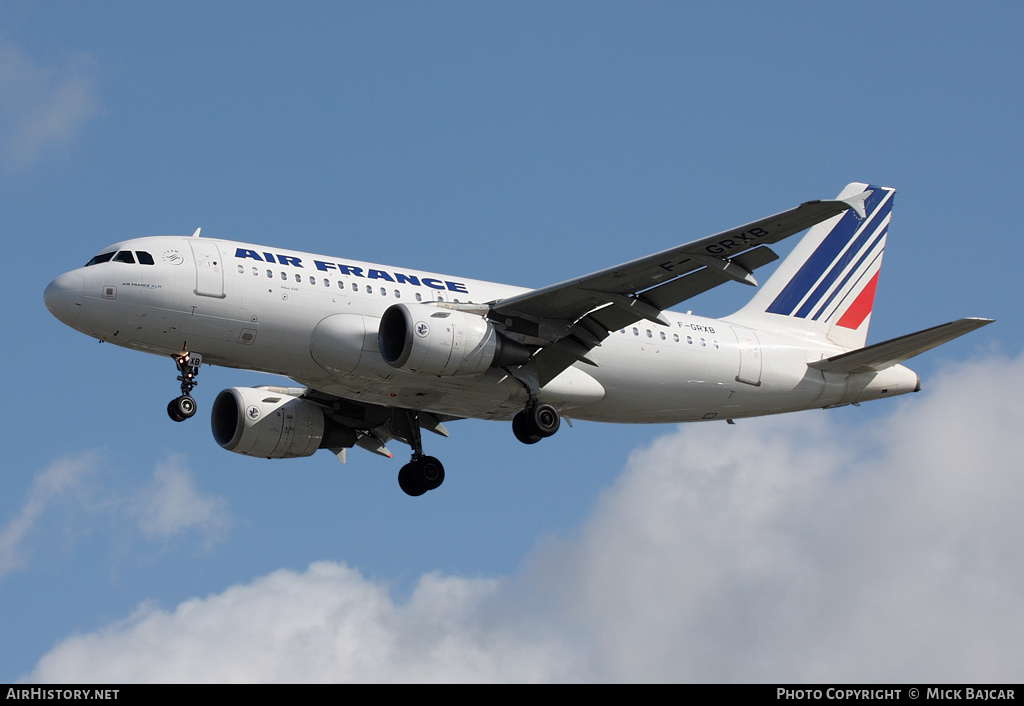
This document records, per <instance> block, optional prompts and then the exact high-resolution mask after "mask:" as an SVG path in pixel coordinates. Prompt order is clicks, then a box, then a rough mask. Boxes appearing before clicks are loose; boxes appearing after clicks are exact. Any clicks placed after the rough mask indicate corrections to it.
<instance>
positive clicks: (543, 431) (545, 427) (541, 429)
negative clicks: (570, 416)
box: [512, 404, 562, 444]
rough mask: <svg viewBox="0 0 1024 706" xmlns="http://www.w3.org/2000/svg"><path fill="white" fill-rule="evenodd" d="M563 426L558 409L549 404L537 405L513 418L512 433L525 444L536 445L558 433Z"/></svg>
mask: <svg viewBox="0 0 1024 706" xmlns="http://www.w3.org/2000/svg"><path fill="white" fill-rule="evenodd" d="M561 424H562V419H561V417H559V416H558V410H557V409H555V408H554V407H552V406H551V405H549V404H537V405H533V406H532V407H527V408H526V409H524V410H523V411H522V412H520V413H519V414H517V415H516V416H515V417H513V418H512V432H513V433H514V434H515V435H516V438H517V439H519V440H520V441H521V442H523V443H524V444H536V443H537V442H538V441H540V440H541V439H545V438H547V437H549V436H551V435H552V434H554V433H555V432H556V431H558V427H559V426H561Z"/></svg>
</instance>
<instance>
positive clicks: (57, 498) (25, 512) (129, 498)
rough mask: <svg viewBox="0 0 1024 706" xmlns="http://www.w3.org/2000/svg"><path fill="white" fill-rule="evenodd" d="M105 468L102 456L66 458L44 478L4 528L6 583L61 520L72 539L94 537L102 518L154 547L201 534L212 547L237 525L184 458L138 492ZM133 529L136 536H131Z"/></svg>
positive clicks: (0, 564)
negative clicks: (67, 525) (197, 480)
mask: <svg viewBox="0 0 1024 706" xmlns="http://www.w3.org/2000/svg"><path fill="white" fill-rule="evenodd" d="M99 462H100V456H99V454H97V453H95V452H86V453H82V454H79V455H77V456H68V457H65V458H62V459H58V460H57V461H55V462H53V463H52V464H51V465H50V466H49V467H47V468H46V469H44V470H42V471H40V472H39V473H37V474H36V476H35V478H34V479H33V481H32V487H31V489H30V490H29V492H28V495H27V497H26V499H25V503H24V504H23V505H22V506H21V509H20V510H19V511H18V513H17V514H16V516H15V517H13V518H12V519H11V520H10V521H8V522H7V524H6V525H5V526H4V527H3V528H2V529H0V578H2V577H3V576H5V575H7V574H9V573H11V572H13V571H17V570H20V569H23V568H25V566H26V564H27V560H28V556H29V555H30V554H31V552H32V548H30V547H33V546H34V549H35V550H39V549H40V545H45V541H44V540H41V539H40V538H39V535H40V533H41V532H42V531H43V530H44V529H45V526H47V525H53V524H55V523H56V519H55V518H60V520H61V521H63V522H67V523H70V524H71V526H73V527H74V531H72V532H70V533H69V535H70V536H71V537H75V536H77V535H84V534H88V530H89V529H92V528H94V527H95V526H97V524H100V523H97V522H96V520H97V518H98V517H101V516H102V517H106V518H110V519H113V520H114V525H113V526H114V530H113V531H114V532H115V533H117V534H118V535H119V536H133V535H134V534H136V532H135V531H134V528H136V527H137V528H138V529H139V530H141V531H142V535H143V536H144V537H145V538H146V539H148V540H150V541H153V542H162V541H166V540H168V539H171V538H174V537H177V536H180V535H185V534H189V533H198V534H199V535H200V536H201V537H202V539H203V542H204V544H205V545H206V546H207V547H208V546H210V545H211V544H212V543H214V542H215V541H217V540H218V539H220V538H221V537H222V536H223V535H224V533H225V532H226V531H227V530H228V529H229V528H230V526H231V525H232V518H231V516H230V514H229V512H228V510H227V503H226V501H225V500H224V499H223V498H220V497H216V496H209V495H205V494H203V493H202V492H201V491H200V490H199V489H198V488H197V487H196V483H195V480H194V479H193V477H192V474H191V473H190V472H189V471H188V469H187V468H185V467H184V465H183V464H184V459H183V458H182V457H180V456H172V457H170V458H169V459H168V460H167V461H165V462H163V463H160V464H158V465H157V467H156V469H155V470H154V471H153V476H152V481H151V482H149V483H147V484H146V485H144V486H142V487H141V488H139V489H137V490H135V491H125V490H123V489H122V488H121V487H119V486H120V485H121V484H120V482H119V479H118V478H117V477H116V474H113V473H112V472H111V471H110V470H109V469H103V471H102V472H100V471H99V470H98V468H97V467H98V466H99ZM47 513H48V514H47ZM44 516H46V517H47V518H48V519H47V520H46V522H43V518H44ZM126 523H130V524H131V525H132V530H129V531H125V529H124V525H125V524H126ZM33 536H35V539H33ZM71 541H74V540H73V539H72V540H71Z"/></svg>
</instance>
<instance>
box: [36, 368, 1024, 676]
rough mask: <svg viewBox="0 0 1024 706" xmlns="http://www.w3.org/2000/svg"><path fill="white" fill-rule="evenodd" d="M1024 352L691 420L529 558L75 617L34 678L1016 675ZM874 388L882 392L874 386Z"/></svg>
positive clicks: (328, 580)
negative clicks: (858, 409) (741, 417)
mask: <svg viewBox="0 0 1024 706" xmlns="http://www.w3.org/2000/svg"><path fill="white" fill-rule="evenodd" d="M1021 399H1024V357H1021V358H1018V359H1016V360H1009V359H1004V358H989V359H986V360H983V361H978V362H974V363H970V364H964V365H958V366H955V367H951V368H949V370H948V371H947V372H946V373H945V374H943V375H941V376H939V377H938V379H936V380H933V381H932V382H931V385H930V391H926V392H925V393H922V394H919V395H915V396H912V397H911V398H910V399H909V400H904V401H901V402H893V403H889V404H890V405H891V407H890V409H889V410H888V411H887V412H886V414H887V415H888V416H887V417H885V418H882V419H880V420H876V421H865V422H861V423H856V424H853V423H851V422H850V420H851V418H852V417H853V416H855V415H843V416H842V418H841V420H840V419H837V415H836V414H835V413H828V412H814V413H805V414H800V415H791V416H786V417H779V418H773V419H764V420H757V421H746V422H740V423H739V424H737V425H736V426H727V425H724V424H714V425H691V426H686V427H681V428H680V429H679V430H678V431H676V432H674V433H671V434H668V435H666V436H665V437H663V438H661V439H660V440H658V441H657V442H656V443H654V444H653V445H652V446H651V447H650V448H647V449H644V450H641V451H638V452H637V453H635V454H634V456H633V457H632V459H631V461H630V463H629V467H628V468H627V470H626V472H625V473H624V474H623V475H622V476H621V477H620V478H619V480H618V481H617V482H616V484H615V485H614V486H613V487H612V488H609V489H608V490H607V491H606V492H605V493H604V494H603V496H602V498H601V500H600V502H599V503H598V505H597V507H596V508H595V509H594V512H593V514H592V516H591V518H590V519H589V521H588V522H587V523H586V524H585V525H584V526H583V527H581V528H580V529H579V530H578V531H577V532H576V533H575V534H574V535H573V536H571V537H566V538H560V539H551V540H548V541H546V542H543V543H542V544H541V545H540V546H539V547H538V548H537V549H535V550H534V552H532V554H531V556H530V557H528V559H527V561H526V564H525V566H526V568H525V569H524V570H523V572H522V573H521V574H520V575H517V576H513V577H504V578H497V579H466V578H458V577H448V576H442V575H437V574H431V575H427V576H424V577H422V578H421V579H420V581H419V583H418V585H417V587H416V589H415V591H414V592H413V594H412V596H411V598H410V599H409V600H408V601H397V600H395V598H394V597H393V596H392V595H391V593H390V592H389V590H388V587H387V586H386V585H382V584H379V583H375V582H372V581H369V580H367V579H366V578H364V577H363V576H361V575H360V574H359V573H358V572H357V571H356V570H354V569H352V568H349V567H346V566H344V565H340V564H335V563H329V562H324V563H317V564H314V565H312V566H311V567H310V568H309V570H308V571H306V572H304V573H301V574H299V573H293V572H288V571H278V572H275V573H273V574H270V575H268V576H265V577H263V578H260V579H258V580H256V581H254V582H252V583H250V584H245V585H238V586H233V587H231V588H228V589H227V590H225V591H223V592H222V593H219V594H216V595H211V596H208V597H206V598H196V599H192V600H190V601H186V602H184V603H182V604H180V605H179V606H178V607H177V608H175V609H174V610H172V611H165V610H159V609H156V608H153V607H151V606H147V607H144V608H143V609H140V611H139V613H138V614H137V615H135V616H133V617H132V618H130V619H128V620H126V621H124V622H123V623H119V624H115V625H111V626H109V627H108V628H106V629H104V630H101V631H98V632H95V633H90V634H83V635H76V636H72V637H69V638H68V639H66V640H65V641H63V642H62V643H60V644H59V645H57V646H56V647H55V648H54V649H53V650H52V651H51V652H50V653H49V654H47V655H46V656H44V657H43V659H42V660H40V662H39V663H38V665H37V666H36V668H35V670H34V671H33V672H32V674H31V675H29V678H30V679H31V680H34V681H65V682H79V681H100V682H112V681H117V682H120V681H203V680H209V681H223V680H229V681H405V680H409V681H431V680H438V681H463V680H474V679H476V680H486V681H504V680H510V681H511V680H514V681H570V680H602V681H603V680H609V681H618V680H630V681H637V680H664V681H689V680H694V681H776V682H779V681H782V682H788V681H842V682H847V681H871V682H890V681H892V682H906V681H923V682H943V683H947V682H957V681H960V682H963V681H970V682H985V681H1016V680H1017V679H1019V674H1020V666H1019V665H1020V664H1021V663H1022V662H1024V625H1022V624H1021V621H1020V620H1019V619H1018V618H1017V615H1018V613H1019V610H1020V606H1021V604H1022V599H1024V553H1022V552H1021V551H1020V537H1021V536H1022V534H1024V533H1022V530H1024V519H1022V516H1021V513H1020V511H1019V508H1020V507H1021V506H1022V504H1024V473H1021V464H1020V461H1019V459H1018V456H1019V451H1018V449H1019V447H1020V444H1019V441H1018V437H1017V436H1016V435H1017V434H1018V433H1019V429H1020V428H1021V427H1022V426H1024V410H1022V409H1021V405H1020V400H1021ZM877 404H881V403H877Z"/></svg>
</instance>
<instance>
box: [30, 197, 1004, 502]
mask: <svg viewBox="0 0 1024 706" xmlns="http://www.w3.org/2000/svg"><path fill="white" fill-rule="evenodd" d="M893 194H894V190H893V189H891V188H886V187H878V186H869V185H867V184H860V183H854V184H850V185H849V186H847V187H846V188H845V189H844V190H843V191H842V193H840V194H839V197H838V198H837V199H835V200H822V201H811V202H808V203H805V204H802V205H801V206H798V207H796V208H794V209H790V210H788V211H784V212H782V213H778V214H776V215H774V216H769V217H768V218H764V219H762V220H759V221H756V222H754V223H749V224H747V225H744V226H740V227H739V228H734V229H732V230H728V231H725V232H722V233H719V234H717V235H712V236H709V237H706V238H703V239H701V240H695V241H693V242H691V243H687V244H685V245H681V246H679V247H675V248H671V249H669V250H665V251H663V252H659V253H655V254H654V255H650V256H648V257H643V258H640V259H638V260H633V261H632V262H627V263H625V264H622V265H617V266H615V267H610V268H608V269H605V270H601V271H600V272H595V273H593V274H590V275H587V276H585V277H579V278H577V279H571V280H567V281H565V282H562V283H561V284H555V285H552V286H549V287H544V288H542V289H523V288H520V287H512V286H507V285H501V284H494V283H491V282H481V281H477V280H472V279H467V278H464V277H456V276H450V275H441V274H435V273H431V272H421V271H419V270H411V269H406V268H401V267H392V266H387V265H377V264H371V263H367V262H356V261H353V260H346V259H339V258H337V257H329V256H324V255H312V254H309V253H304V252H297V251H294V250H290V249H284V248H277V247H266V246H262V245H253V244H249V243H239V242H233V241H228V240H219V239H212V238H202V237H200V232H199V231H198V230H197V231H196V232H195V234H194V235H193V236H192V237H182V236H158V237H144V238H136V239H133V240H126V241H124V242H121V243H117V244H115V245H111V246H110V247H108V248H104V249H103V250H102V251H101V252H100V254H98V255H96V256H95V257H94V258H92V259H91V260H89V262H88V263H86V265H85V266H84V267H82V268H79V269H76V270H72V271H71V272H67V273H65V274H63V275H61V276H59V277H58V278H57V279H55V280H54V281H53V282H52V283H51V284H50V285H49V286H48V287H47V288H46V294H45V298H46V306H47V308H48V309H49V310H50V312H51V313H52V314H53V315H54V316H56V317H57V318H58V319H60V320H61V321H63V322H64V323H65V324H67V325H68V326H71V327H72V328H75V329H77V330H79V331H81V332H82V333H85V334H87V335H89V336H92V337H94V338H98V339H99V340H100V341H107V342H110V343H115V344H117V345H120V346H124V347H126V348H131V349H134V350H139V351H145V352H147V353H155V354H157V355H161V356H169V357H171V358H172V359H173V360H174V361H175V363H176V365H177V368H178V371H179V376H178V380H179V381H180V382H181V394H180V395H179V396H178V397H177V398H175V399H174V400H172V401H171V402H170V404H169V405H168V408H167V411H168V413H169V414H170V416H171V418H172V419H174V420H176V421H183V420H185V419H188V418H189V417H191V416H192V415H193V414H195V411H196V402H195V400H194V399H193V397H192V395H191V393H192V390H193V388H194V387H195V385H196V375H197V374H198V372H199V368H200V365H201V364H202V363H207V364H212V365H221V366H226V367H231V368H244V369H248V370H256V371H262V372H267V373H275V374H278V375H283V376H286V377H288V378H290V379H292V380H294V381H295V382H297V383H298V385H300V386H297V387H277V386H263V387H256V388H244V387H233V388H230V389H227V390H224V391H222V392H221V393H220V394H219V395H217V398H216V399H215V400H214V402H213V408H212V427H213V436H214V439H216V441H217V443H219V444H220V445H221V446H222V447H224V448H225V449H227V450H229V451H234V452H236V453H240V454H246V455H249V456H260V457H265V458H292V457H301V456H309V455H311V454H313V453H314V452H315V451H317V450H318V449H328V450H329V451H330V452H332V453H334V454H337V455H338V457H339V458H340V459H341V460H342V461H344V460H345V455H346V451H347V449H349V448H352V447H355V446H358V447H360V448H363V449H366V450H369V451H372V452H374V453H377V454H381V455H384V456H388V457H390V456H391V452H390V451H389V450H388V448H387V446H386V444H387V443H388V442H390V441H391V440H397V441H400V442H402V443H406V444H408V445H409V446H410V447H411V448H412V460H411V461H410V462H409V463H408V464H406V465H404V466H403V467H402V469H401V471H400V472H399V474H398V482H399V484H400V486H401V488H402V490H404V491H405V492H406V493H408V494H409V495H421V494H423V493H424V492H426V491H428V490H433V489H435V488H437V487H438V486H439V485H441V483H442V481H443V480H444V467H443V466H442V464H441V463H440V461H438V460H437V459H436V458H434V457H432V456H427V455H424V453H423V441H422V435H421V431H422V430H424V429H426V430H428V431H431V432H435V433H438V434H441V435H444V436H447V435H448V432H447V430H446V429H445V427H444V426H443V424H444V423H446V422H449V421H451V420H456V419H462V418H468V417H474V418H479V419H493V420H503V421H511V422H512V430H513V432H514V433H515V436H516V437H517V438H518V439H519V440H520V441H521V442H523V443H525V444H533V443H536V442H538V441H540V440H541V439H543V438H545V437H548V436H551V435H552V434H554V433H555V432H557V431H558V429H559V426H560V422H561V419H562V417H566V418H569V419H579V420H591V421H597V422H623V423H630V422H631V423H636V422H641V423H655V422H691V421H699V420H727V421H730V422H731V421H732V420H733V419H737V418H740V417H755V416H760V415H766V414H777V413H781V412H791V411H796V410H803V409H811V408H826V407H837V406H840V405H846V404H857V403H859V402H863V401H866V400H873V399H879V398H883V397H892V396H894V395H901V394H904V393H907V392H914V391H917V390H918V389H920V384H919V383H920V380H919V378H918V376H917V375H916V374H915V373H914V372H913V371H911V370H909V369H908V368H905V367H904V366H903V365H901V363H903V362H904V361H905V360H907V359H908V358H910V357H912V356H915V355H917V354H919V353H922V352H924V351H926V350H929V349H931V348H933V347H935V346H938V345H940V344H942V343H945V342H947V341H950V340H952V339H954V338H956V337H958V336H961V335H963V334H965V333H968V332H969V331H972V330H974V329H976V328H979V327H981V326H984V325H985V324H988V323H990V322H991V319H981V318H968V319H960V320H958V321H953V322H951V323H948V324H944V325H942V326H936V327H934V328H930V329H927V330H924V331H919V332H917V333H912V334H909V335H906V336H902V337H900V338H896V339H893V340H890V341H885V342H883V343H876V344H874V345H870V346H866V345H865V344H866V342H867V332H868V324H869V323H870V321H871V311H872V306H873V303H874V296H875V285H876V283H877V281H878V273H879V268H880V267H881V264H882V252H883V249H884V248H885V241H886V237H887V234H888V230H889V220H890V215H891V212H892V204H893ZM808 228H809V229H810V230H809V231H808V232H807V234H806V235H805V236H804V237H803V239H802V240H801V241H800V242H799V243H798V244H797V246H796V247H795V248H794V249H793V251H792V253H791V254H790V255H789V256H788V257H787V258H786V259H785V260H784V261H783V262H782V263H781V264H780V265H779V267H778V269H777V270H776V271H775V273H774V274H773V275H772V276H771V277H770V278H769V279H768V280H767V281H766V282H765V284H764V285H763V286H761V287H760V288H759V289H758V290H757V291H756V293H755V294H754V296H753V298H752V299H751V300H750V302H749V303H748V304H747V305H746V306H745V307H743V308H742V309H740V310H739V311H738V312H736V313H735V314H733V315H731V316H727V317H725V318H724V319H707V318H702V317H700V316H694V315H691V314H690V313H685V314H684V313H677V312H675V311H670V310H669V309H670V307H673V306H676V305H678V304H680V303H681V302H684V301H686V300H687V299H689V298H690V297H693V296H695V295H697V294H700V293H701V292H704V291H707V290H709V289H711V288H713V287H716V286H718V285H720V284H724V283H728V282H741V283H744V284H747V285H754V286H757V282H756V280H755V279H754V276H753V272H754V270H756V269H757V268H759V267H761V266H763V265H766V264H767V263H769V262H772V261H773V260H776V259H777V257H778V256H777V255H776V254H775V253H774V252H773V251H772V250H771V249H770V247H769V246H770V245H772V244H773V243H776V242H778V241H780V240H782V239H783V238H788V237H790V236H792V235H794V234H796V233H799V232H801V231H803V230H806V229H808Z"/></svg>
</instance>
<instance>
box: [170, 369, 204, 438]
mask: <svg viewBox="0 0 1024 706" xmlns="http://www.w3.org/2000/svg"><path fill="white" fill-rule="evenodd" d="M174 363H175V365H177V366H178V372H179V373H181V374H180V375H178V380H180V381H181V396H180V397H176V398H174V399H173V400H171V401H170V402H169V403H168V404H167V416H169V417H170V418H171V419H173V420H174V421H176V422H183V421H185V420H186V419H188V418H189V417H191V416H192V415H194V414H195V413H196V401H195V400H194V399H193V398H192V388H194V387H195V386H196V385H197V384H198V383H197V382H196V376H197V375H199V366H200V365H202V363H203V356H201V355H199V354H198V353H188V352H186V353H182V354H181V355H177V356H175V357H174Z"/></svg>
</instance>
